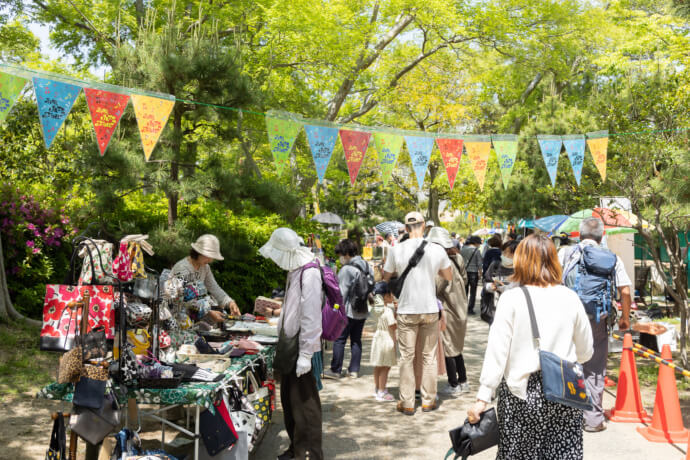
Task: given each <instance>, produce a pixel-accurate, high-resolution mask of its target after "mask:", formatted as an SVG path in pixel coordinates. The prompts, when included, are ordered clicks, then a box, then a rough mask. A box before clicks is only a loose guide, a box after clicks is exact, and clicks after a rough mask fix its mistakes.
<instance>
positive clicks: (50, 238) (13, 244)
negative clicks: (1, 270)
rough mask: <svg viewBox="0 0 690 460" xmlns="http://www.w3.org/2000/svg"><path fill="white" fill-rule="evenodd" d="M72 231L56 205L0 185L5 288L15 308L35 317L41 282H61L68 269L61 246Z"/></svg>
mask: <svg viewBox="0 0 690 460" xmlns="http://www.w3.org/2000/svg"><path fill="white" fill-rule="evenodd" d="M74 233H75V230H74V229H73V228H72V226H71V225H70V219H69V217H67V215H65V213H64V211H63V210H62V209H61V208H59V207H50V206H43V205H40V204H38V202H37V201H36V200H35V199H34V197H33V196H31V195H26V194H23V193H22V192H21V190H19V189H17V188H15V187H13V186H10V185H8V184H0V236H1V237H2V243H3V253H4V256H5V257H4V262H5V270H6V273H7V287H8V289H9V291H10V296H11V297H12V299H13V301H14V303H16V308H17V310H18V311H20V312H21V313H23V314H25V315H28V316H29V317H33V318H39V317H40V316H41V312H42V308H43V298H44V295H45V284H47V283H55V282H61V281H62V279H63V278H64V276H65V274H66V272H67V271H68V270H69V257H70V255H71V250H70V248H69V247H67V246H66V245H65V242H66V240H67V239H68V238H70V237H71V236H73V235H74Z"/></svg>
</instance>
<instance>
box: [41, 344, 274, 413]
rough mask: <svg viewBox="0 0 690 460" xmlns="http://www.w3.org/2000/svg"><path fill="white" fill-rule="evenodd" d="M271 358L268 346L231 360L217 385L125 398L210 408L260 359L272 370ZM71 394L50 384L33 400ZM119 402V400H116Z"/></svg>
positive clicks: (145, 391) (144, 391)
mask: <svg viewBox="0 0 690 460" xmlns="http://www.w3.org/2000/svg"><path fill="white" fill-rule="evenodd" d="M274 355H275V347H274V346H270V345H268V346H265V347H264V348H263V350H261V351H260V352H259V353H258V354H256V355H244V356H241V357H239V358H234V359H233V361H232V365H231V366H230V367H229V368H228V369H226V370H225V371H224V372H223V374H224V375H225V378H223V380H221V381H219V382H209V383H203V382H190V383H183V384H181V385H180V386H179V387H177V388H167V389H160V388H141V389H128V391H127V398H135V399H136V400H137V402H138V403H141V404H164V405H173V404H191V405H197V406H203V407H206V408H210V407H211V405H212V404H213V400H214V397H215V394H216V393H217V392H218V390H219V389H220V388H221V387H222V386H224V385H226V384H228V383H229V382H231V381H232V380H233V379H234V378H236V377H237V376H238V375H239V374H241V373H242V372H244V371H245V370H246V369H247V368H250V367H252V366H255V365H257V364H258V361H259V360H260V359H261V358H263V359H264V360H265V361H266V367H267V368H268V369H271V368H272V367H273V356H274ZM115 393H116V394H117V395H124V391H123V390H122V388H121V387H120V386H119V385H115ZM73 395H74V385H73V384H71V383H51V384H50V385H48V386H46V387H44V388H42V389H41V390H40V391H39V392H38V393H37V395H36V397H37V398H44V399H54V400H58V401H69V402H71V401H72V396H73ZM118 399H120V398H119V397H118ZM124 399H126V398H124ZM122 402H123V403H125V402H126V401H125V400H123V401H122Z"/></svg>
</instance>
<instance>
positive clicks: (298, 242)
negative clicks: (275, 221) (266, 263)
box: [259, 227, 314, 271]
mask: <svg viewBox="0 0 690 460" xmlns="http://www.w3.org/2000/svg"><path fill="white" fill-rule="evenodd" d="M259 253H260V254H261V255H262V256H264V257H266V258H267V259H271V260H272V261H273V262H275V263H276V265H278V266H279V267H280V268H282V269H283V270H287V271H292V270H295V269H297V268H300V267H302V266H303V265H306V264H308V263H309V262H311V261H312V260H314V254H313V253H312V252H311V249H309V248H308V247H306V246H304V241H303V240H302V238H300V236H299V235H298V234H297V233H295V232H294V230H291V229H289V228H285V227H281V228H277V229H275V230H274V231H273V234H271V238H269V240H268V243H266V244H264V245H263V246H262V247H261V249H259Z"/></svg>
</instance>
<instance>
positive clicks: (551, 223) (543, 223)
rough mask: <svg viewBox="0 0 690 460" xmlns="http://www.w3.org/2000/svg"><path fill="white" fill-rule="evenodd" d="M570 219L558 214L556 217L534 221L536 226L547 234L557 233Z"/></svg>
mask: <svg viewBox="0 0 690 460" xmlns="http://www.w3.org/2000/svg"><path fill="white" fill-rule="evenodd" d="M567 219H568V216H564V215H562V214H556V215H555V216H547V217H542V218H541V219H537V220H535V221H534V226H535V227H537V228H538V229H539V230H542V231H544V232H547V233H555V232H556V230H558V227H560V226H561V224H563V222H565V221H566V220H567Z"/></svg>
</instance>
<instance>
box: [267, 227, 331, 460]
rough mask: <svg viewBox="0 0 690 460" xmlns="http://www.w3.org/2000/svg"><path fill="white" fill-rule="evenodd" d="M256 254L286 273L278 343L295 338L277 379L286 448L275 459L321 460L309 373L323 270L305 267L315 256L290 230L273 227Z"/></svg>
mask: <svg viewBox="0 0 690 460" xmlns="http://www.w3.org/2000/svg"><path fill="white" fill-rule="evenodd" d="M259 252H260V253H261V255H262V256H264V257H266V258H269V259H271V260H273V262H275V263H276V264H277V265H278V266H279V267H280V268H282V269H283V270H287V271H288V275H287V287H286V288H285V300H284V302H283V307H282V310H281V313H280V319H279V320H278V327H279V328H280V329H281V332H282V333H281V334H280V335H281V337H280V340H283V335H284V337H287V338H288V340H289V339H290V338H293V339H294V338H295V337H296V336H297V335H298V334H299V337H298V339H297V340H298V342H299V345H298V350H297V356H290V357H289V358H291V359H294V361H292V362H293V363H294V364H292V368H291V371H289V372H286V373H284V374H282V375H281V381H280V402H281V404H282V406H283V415H284V418H285V430H286V431H287V433H288V437H289V438H290V447H289V448H288V450H287V451H285V452H283V453H282V454H280V455H279V456H278V460H290V459H294V458H299V459H303V458H310V459H316V460H319V459H323V449H322V424H321V419H322V417H321V399H320V398H319V390H318V387H317V380H316V377H315V376H314V373H313V372H312V359H314V360H315V362H317V363H319V362H321V356H320V355H321V332H322V331H321V307H322V305H323V287H322V283H321V272H320V271H319V267H318V266H317V265H316V264H314V265H309V266H308V267H307V268H304V267H305V266H306V265H308V264H311V263H312V262H313V261H314V254H313V253H312V252H311V250H310V249H309V248H307V247H306V246H304V243H303V240H302V238H300V237H299V235H297V233H295V232H294V231H292V230H290V229H289V228H278V229H276V230H275V231H274V232H273V234H272V235H271V238H270V239H269V240H268V242H267V243H266V244H265V245H264V246H262V247H261V249H259ZM283 333H284V334H283ZM286 362H287V361H286ZM275 364H277V363H274V367H276V366H275ZM317 365H318V364H317Z"/></svg>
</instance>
